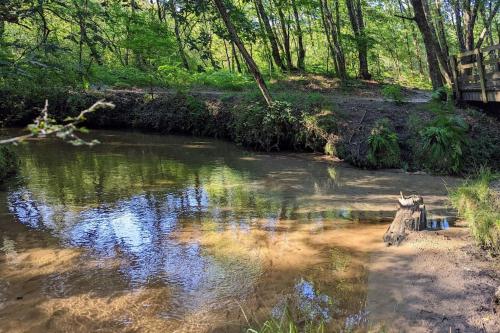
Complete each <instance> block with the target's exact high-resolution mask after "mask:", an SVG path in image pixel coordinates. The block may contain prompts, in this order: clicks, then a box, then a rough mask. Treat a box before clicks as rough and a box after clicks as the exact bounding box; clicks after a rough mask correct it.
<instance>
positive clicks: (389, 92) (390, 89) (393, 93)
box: [382, 84, 405, 104]
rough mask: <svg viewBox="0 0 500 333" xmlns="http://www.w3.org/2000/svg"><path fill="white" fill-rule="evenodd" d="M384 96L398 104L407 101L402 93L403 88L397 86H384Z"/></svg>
mask: <svg viewBox="0 0 500 333" xmlns="http://www.w3.org/2000/svg"><path fill="white" fill-rule="evenodd" d="M382 95H383V96H384V98H386V99H388V100H391V101H393V102H396V103H398V104H400V103H403V102H404V101H405V97H404V95H403V92H402V91H401V87H400V86H398V85H396V84H389V85H386V86H384V88H383V89H382Z"/></svg>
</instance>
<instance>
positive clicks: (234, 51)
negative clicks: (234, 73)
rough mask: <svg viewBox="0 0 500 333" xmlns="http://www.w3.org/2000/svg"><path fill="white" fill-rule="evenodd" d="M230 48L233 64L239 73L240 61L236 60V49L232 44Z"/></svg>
mask: <svg viewBox="0 0 500 333" xmlns="http://www.w3.org/2000/svg"><path fill="white" fill-rule="evenodd" d="M231 48H232V52H233V57H234V62H235V63H236V69H237V70H238V73H241V65H240V59H239V58H238V54H237V53H236V49H235V47H234V43H233V42H231Z"/></svg>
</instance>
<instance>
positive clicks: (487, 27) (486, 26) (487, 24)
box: [476, 1, 500, 49]
mask: <svg viewBox="0 0 500 333" xmlns="http://www.w3.org/2000/svg"><path fill="white" fill-rule="evenodd" d="M499 8H500V1H498V2H497V3H496V4H495V7H493V9H492V11H491V13H490V17H489V18H488V19H487V20H486V17H485V22H484V28H483V31H481V35H480V36H479V39H478V41H477V43H476V49H478V48H480V47H481V45H482V44H483V41H484V37H485V36H486V33H487V32H488V31H489V32H490V33H489V34H490V36H491V35H492V34H491V23H492V22H493V18H494V17H495V15H496V14H497V12H498V9H499ZM485 16H486V15H485Z"/></svg>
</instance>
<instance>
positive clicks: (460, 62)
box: [450, 44, 500, 103]
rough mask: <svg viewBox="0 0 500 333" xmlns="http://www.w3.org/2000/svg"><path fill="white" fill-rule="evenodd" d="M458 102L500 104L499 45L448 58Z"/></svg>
mask: <svg viewBox="0 0 500 333" xmlns="http://www.w3.org/2000/svg"><path fill="white" fill-rule="evenodd" d="M450 64H451V69H452V72H453V91H454V94H455V97H456V99H457V100H459V101H466V102H467V101H480V102H483V103H490V102H500V44H498V45H493V46H490V47H485V48H483V49H476V50H473V51H467V52H463V53H460V54H459V55H457V56H452V57H450Z"/></svg>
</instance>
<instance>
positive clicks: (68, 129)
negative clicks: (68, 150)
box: [0, 100, 115, 145]
mask: <svg viewBox="0 0 500 333" xmlns="http://www.w3.org/2000/svg"><path fill="white" fill-rule="evenodd" d="M48 107H49V102H48V101H47V100H45V106H44V108H43V109H42V111H41V114H40V115H39V116H38V117H37V118H36V119H35V121H34V122H33V124H31V125H29V126H28V129H29V130H30V131H31V133H30V134H25V135H21V136H17V137H14V138H9V139H5V140H0V144H8V143H18V142H22V141H24V140H27V139H29V138H35V137H46V136H49V135H53V134H56V135H58V136H59V137H61V138H62V139H66V138H68V137H69V138H70V139H71V140H72V142H73V143H75V144H76V143H78V144H87V145H92V144H94V143H95V141H93V142H86V141H84V140H82V139H80V138H79V137H77V136H76V135H75V134H74V132H75V131H78V130H79V129H78V128H77V127H76V125H78V124H80V123H82V122H83V121H85V116H86V115H87V114H89V113H92V112H95V111H97V110H98V109H102V108H110V109H112V108H114V107H115V105H114V104H112V103H109V102H105V101H104V100H99V101H97V102H95V103H94V104H93V105H92V106H91V107H89V108H88V109H85V110H83V111H81V112H80V114H79V115H78V116H76V117H70V118H67V119H66V120H67V121H69V123H67V124H65V125H60V124H57V123H56V122H55V120H53V119H52V118H50V117H49V111H48Z"/></svg>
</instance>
